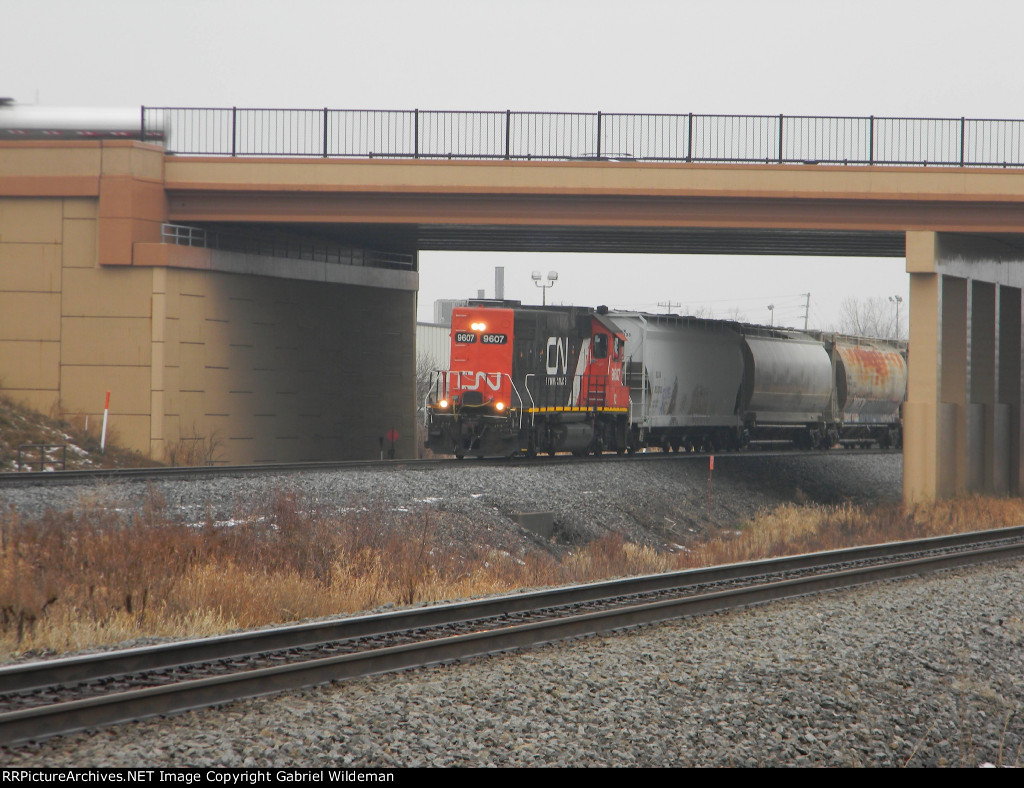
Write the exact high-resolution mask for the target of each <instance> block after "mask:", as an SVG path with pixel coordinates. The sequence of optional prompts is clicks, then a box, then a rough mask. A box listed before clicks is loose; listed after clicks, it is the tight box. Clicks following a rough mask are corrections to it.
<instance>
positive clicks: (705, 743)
mask: <svg viewBox="0 0 1024 788" xmlns="http://www.w3.org/2000/svg"><path fill="white" fill-rule="evenodd" d="M1022 570H1024V563H1022V562H1020V561H1016V562H1007V563H1002V564H999V565H992V566H988V567H981V568H973V569H965V570H956V571H953V572H944V573H940V574H937V575H931V576H928V577H926V578H915V579H911V580H902V581H896V582H890V583H885V584H881V585H875V586H870V587H865V588H858V589H852V590H846V591H839V592H834V593H830V594H826V595H821V596H815V597H805V598H801V599H797V600H790V601H784V602H774V603H770V604H767V605H763V606H759V607H756V608H753V609H750V610H747V611H738V612H732V613H727V614H718V615H714V616H708V617H703V618H697V619H690V620H684V621H680V622H676V623H671V624H666V625H660V626H653V627H645V628H642V629H638V630H633V631H630V632H625V633H619V634H614V635H609V636H602V637H594V638H588V639H584V640H580V641H574V642H566V643H558V644H553V645H550V646H546V647H542V648H537V649H534V650H532V651H528V652H523V653H513V654H503V655H497V656H493V657H488V658H483V659H477V660H473V661H470V662H467V663H460V664H455V665H447V666H438V667H434V668H427V669H421V670H416V671H409V672H405V673H400V674H392V675H385V676H378V677H372V678H367V679H361V680H356V681H352V682H349V683H345V684H341V685H335V686H328V687H321V688H316V689H311V690H307V691H304V692H298V693H290V694H286V695H281V696H276V697H271V698H264V699H257V700H252V701H245V702H239V703H235V704H232V705H230V706H227V707H225V708H222V709H208V710H203V711H199V712H192V713H189V714H186V715H181V716H178V717H173V718H170V719H161V720H152V721H146V722H142V723H136V724H132V725H124V726H119V727H116V728H110V729H106V730H102V731H99V732H97V733H93V734H78V735H72V736H67V737H63V738H59V739H53V740H50V741H47V742H43V743H41V744H38V745H26V746H22V747H18V748H14V749H11V750H6V751H5V750H3V749H2V748H0V760H2V761H3V762H4V763H5V765H8V766H28V765H33V766H41V765H46V766H51V767H53V766H72V765H77V766H85V765H90V766H141V765H152V766H166V767H180V766H289V765H297V766H328V765H330V766H344V765H350V766H478V765H479V766H482V765H494V766H530V765H536V766H541V765H543V766H598V765H601V766H741V765H742V766H769V765H820V766H904V765H912V766H944V765H948V766H959V765H964V766H974V765H980V764H982V763H985V762H989V763H996V764H1004V765H1006V764H1011V765H1012V764H1017V765H1020V764H1021V763H1024V760H1022V754H1021V746H1022V740H1024V648H1022V645H1024V622H1022V619H1021V611H1022V600H1024V572H1022Z"/></svg>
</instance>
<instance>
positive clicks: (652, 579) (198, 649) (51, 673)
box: [0, 526, 1024, 694]
mask: <svg viewBox="0 0 1024 788" xmlns="http://www.w3.org/2000/svg"><path fill="white" fill-rule="evenodd" d="M1009 539H1024V526H1016V527H1011V528H997V529H992V530H988V531H973V532H968V533H962V534H951V535H946V536H933V537H927V538H924V539H914V540H910V541H905V542H885V543H882V544H876V545H866V546H863V547H848V548H843V549H841V550H829V551H824V552H818V553H802V554H800V555H794V556H781V557H778V558H768V559H763V560H760V561H750V562H744V563H738V564H724V565H720V566H711V567H700V568H697V569H684V570H679V571H676V572H664V573H660V574H653V575H641V576H638V577H626V578H618V579H615V580H605V581H599V582H594V583H583V584H578V585H573V586H560V587H557V588H551V589H544V590H540V591H527V592H521V593H515V594H505V595H502V596H495V597H487V598H484V599H477V600H471V601H468V602H453V603H447V604H440V605H429V606H426V607H418V608H409V609H406V610H397V611H393V612H388V613H378V614H372V615H364V616H352V617H347V618H339V619H332V620H329V621H315V622H309V623H303V624H293V625H289V626H283V627H274V628H270V629H258V630H249V631H245V632H238V633H233V634H230V635H220V636H214V637H207V638H195V639H189V640H181V641H175V642H170V643H162V644H159V645H154V646H141V647H138V648H132V649H121V650H117V651H109V652H100V653H95V654H85V655H80V656H73V657H65V658H61V659H52V660H40V661H36V662H29V663H21V664H14V665H7V666H3V667H0V694H3V693H9V692H17V691H25V690H29V689H36V688H39V687H47V686H55V685H61V684H70V683H73V682H81V681H89V680H94V679H99V678H111V677H115V676H123V675H125V674H128V673H139V672H143V671H153V670H162V669H167V668H172V667H177V666H181V665H189V664H196V663H200V662H212V661H215V660H219V659H228V658H237V657H244V656H251V655H253V654H259V653H265V652H268V651H283V650H286V649H293V648H303V647H309V646H313V645H318V644H322V643H328V642H334V641H340V640H347V639H351V638H356V637H366V636H370V635H381V634H386V633H392V632H396V631H402V630H408V629H416V628H422V627H433V626H442V625H446V624H453V623H457V622H464V621H471V620H474V619H483V618H491V617H494V616H501V615H509V614H513V613H522V612H527V611H536V610H540V609H544V608H555V607H563V606H566V605H573V604H580V603H584V602H594V601H598V600H602V599H609V598H614V597H625V596H635V595H639V594H648V593H653V592H659V591H666V590H672V589H680V590H682V589H685V588H687V587H692V586H698V585H706V584H710V583H720V582H724V581H727V580H739V579H743V578H752V577H761V576H764V575H771V574H780V573H783V572H791V571H796V570H801V569H813V568H815V567H820V566H823V565H827V564H838V563H852V562H857V561H869V560H877V559H881V558H886V557H890V556H893V555H906V554H908V553H919V552H927V551H935V550H948V549H954V548H958V547H963V546H966V545H972V544H979V543H985V542H993V541H1002V540H1009Z"/></svg>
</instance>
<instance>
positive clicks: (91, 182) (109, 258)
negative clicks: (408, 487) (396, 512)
mask: <svg viewBox="0 0 1024 788" xmlns="http://www.w3.org/2000/svg"><path fill="white" fill-rule="evenodd" d="M162 177H163V156H162V153H161V152H160V151H159V149H154V148H153V147H152V146H145V145H139V144H133V143H103V144H102V145H100V144H66V143H65V144H62V145H54V144H51V143H33V144H28V145H18V146H15V145H10V144H0V391H3V392H4V393H6V394H8V395H10V396H13V397H14V398H15V399H17V400H19V401H22V402H25V403H27V404H29V405H31V406H32V407H33V408H35V409H37V410H40V411H42V412H55V411H58V410H63V411H64V412H66V413H81V414H84V415H89V416H90V417H91V418H90V426H91V427H92V428H93V431H96V430H97V429H98V426H99V424H100V420H101V416H102V412H103V402H104V397H105V393H106V391H107V390H110V391H111V400H110V408H111V413H110V425H111V429H112V431H113V433H114V434H115V435H116V438H117V440H118V442H119V443H120V444H121V445H124V446H127V447H129V448H133V449H137V450H140V451H142V452H145V453H149V454H150V455H151V456H152V457H154V458H155V459H158V460H163V459H167V458H168V456H169V454H171V453H173V454H174V455H175V456H176V457H177V459H178V460H179V461H182V460H192V461H197V460H198V461H206V460H210V459H213V460H216V461H219V462H230V463H244V462H259V461H272V460H278V461H284V460H300V459H336V458H364V457H374V456H377V454H378V452H379V443H378V438H379V437H380V436H383V435H384V434H385V433H386V432H387V430H388V429H392V428H394V429H396V430H397V431H398V432H399V433H400V435H401V438H400V441H399V444H398V447H397V448H398V455H399V456H413V455H414V448H413V446H414V437H413V436H414V431H415V430H414V427H415V416H414V411H415V404H414V395H413V389H414V382H413V378H414V366H415V362H414V342H415V340H414V335H415V328H414V326H415V323H414V321H415V299H416V293H415V274H411V275H410V274H406V275H405V278H406V279H407V280H408V281H405V280H402V281H400V282H396V283H391V282H390V280H387V281H385V279H386V276H387V275H389V274H393V272H374V271H373V270H371V269H366V271H363V272H359V273H362V274H365V276H364V279H366V281H367V282H374V281H375V280H373V279H372V276H371V275H375V276H377V277H378V278H381V276H384V277H385V279H382V280H381V281H382V283H384V284H385V285H388V284H390V285H391V287H393V288H395V289H390V288H389V287H387V286H384V287H369V286H366V287H357V286H352V285H351V283H343V282H342V283H339V282H331V281H320V282H312V281H300V280H284V279H276V278H271V277H267V276H255V275H250V274H233V273H219V272H211V271H207V270H179V269H177V268H168V267H166V266H167V265H168V264H173V263H174V257H175V256H174V255H171V254H163V255H157V257H160V258H166V260H165V261H164V262H163V263H161V262H160V261H157V262H154V261H153V260H149V259H147V260H144V261H143V260H136V259H135V257H136V249H137V248H138V249H140V250H146V251H147V252H152V251H153V249H154V246H156V248H157V249H158V251H160V249H159V245H158V244H155V242H158V241H159V226H160V222H161V221H162V220H163V219H165V218H166V198H165V196H164V190H163V185H162ZM175 250H176V251H178V252H186V253H187V251H189V250H184V249H182V248H180V247H176V248H175ZM140 263H141V265H140ZM342 273H343V274H344V273H347V272H342ZM328 274H330V272H328V273H327V274H325V275H324V278H326V279H329V276H328ZM339 276H340V275H339ZM410 276H411V279H410ZM392 278H393V277H392Z"/></svg>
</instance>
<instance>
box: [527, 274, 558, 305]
mask: <svg viewBox="0 0 1024 788" xmlns="http://www.w3.org/2000/svg"><path fill="white" fill-rule="evenodd" d="M530 278H531V279H532V280H533V283H534V284H535V285H536V286H537V287H539V288H540V289H541V301H540V303H541V306H547V303H548V288H549V287H552V286H554V284H555V282H557V281H558V271H548V276H547V284H544V282H543V281H542V279H541V275H540V271H534V272H533V273H532V274H530Z"/></svg>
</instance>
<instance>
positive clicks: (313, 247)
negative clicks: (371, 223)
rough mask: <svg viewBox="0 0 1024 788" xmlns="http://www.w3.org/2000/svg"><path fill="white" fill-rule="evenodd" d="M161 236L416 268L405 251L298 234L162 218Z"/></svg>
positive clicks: (232, 248) (182, 242)
mask: <svg viewBox="0 0 1024 788" xmlns="http://www.w3.org/2000/svg"><path fill="white" fill-rule="evenodd" d="M160 240H161V241H162V242H163V243H168V244H177V245H179V246H199V247H203V248H204V249H218V250H220V251H224V252H240V253H242V254H253V255H260V256H266V257H284V258H288V259H291V260H309V261H312V262H319V263H336V264H338V265H355V266H366V267H368V268H391V269H395V270H400V271H415V270H416V259H415V257H414V256H413V255H411V254H407V253H405V252H382V251H377V250H375V249H359V248H355V247H349V246H342V245H340V244H334V243H328V242H326V241H316V240H309V239H306V238H303V237H301V236H294V237H289V236H282V237H274V238H266V237H260V236H256V235H243V234H241V233H231V232H223V231H220V230H211V229H207V228H205V227H192V226H189V225H184V224H171V223H169V222H165V223H164V224H163V225H161V228H160Z"/></svg>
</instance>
